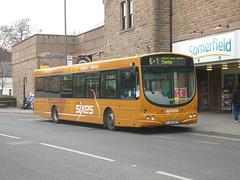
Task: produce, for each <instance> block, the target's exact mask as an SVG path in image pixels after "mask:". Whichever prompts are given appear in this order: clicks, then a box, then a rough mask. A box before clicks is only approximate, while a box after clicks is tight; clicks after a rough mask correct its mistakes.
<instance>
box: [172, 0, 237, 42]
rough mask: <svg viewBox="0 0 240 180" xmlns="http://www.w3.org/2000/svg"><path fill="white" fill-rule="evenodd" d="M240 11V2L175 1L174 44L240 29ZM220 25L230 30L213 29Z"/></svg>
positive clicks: (234, 0)
mask: <svg viewBox="0 0 240 180" xmlns="http://www.w3.org/2000/svg"><path fill="white" fill-rule="evenodd" d="M239 9H240V0H214V1H209V0H202V1H200V0H198V1H196V0H181V1H178V0H173V42H177V41H182V40H186V39H190V38H194V37H199V36H206V35H210V34H214V33H219V32H224V31H230V30H234V29H239V28H240V19H239V18H240V11H239ZM219 24H221V25H229V28H226V27H224V28H220V29H217V30H216V29H214V28H213V27H214V26H215V25H219ZM193 30H196V31H198V32H201V31H203V34H199V33H196V34H192V35H190V34H189V32H191V31H193Z"/></svg>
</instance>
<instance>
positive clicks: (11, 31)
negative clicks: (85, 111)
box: [0, 18, 32, 93]
mask: <svg viewBox="0 0 240 180" xmlns="http://www.w3.org/2000/svg"><path fill="white" fill-rule="evenodd" d="M29 23H30V19H28V18H25V19H21V20H18V21H16V22H15V23H14V24H13V25H11V26H0V88H2V93H3V88H4V86H5V83H6V82H7V81H8V79H9V77H12V66H11V49H12V46H14V45H15V44H17V43H20V42H22V41H23V40H25V39H27V38H28V37H30V36H31V35H32V29H31V27H30V24H29Z"/></svg>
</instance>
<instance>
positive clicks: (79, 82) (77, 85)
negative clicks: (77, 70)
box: [73, 73, 86, 98]
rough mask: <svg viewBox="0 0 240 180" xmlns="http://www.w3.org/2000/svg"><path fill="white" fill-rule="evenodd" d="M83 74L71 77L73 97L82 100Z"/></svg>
mask: <svg viewBox="0 0 240 180" xmlns="http://www.w3.org/2000/svg"><path fill="white" fill-rule="evenodd" d="M85 89H86V88H85V74H83V73H81V74H74V75H73V97H75V98H83V97H85Z"/></svg>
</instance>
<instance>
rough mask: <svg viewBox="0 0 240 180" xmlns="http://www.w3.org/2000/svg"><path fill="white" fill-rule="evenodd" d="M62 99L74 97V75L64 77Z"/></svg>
mask: <svg viewBox="0 0 240 180" xmlns="http://www.w3.org/2000/svg"><path fill="white" fill-rule="evenodd" d="M61 97H62V98H71V97H72V75H71V74H66V75H62V81H61Z"/></svg>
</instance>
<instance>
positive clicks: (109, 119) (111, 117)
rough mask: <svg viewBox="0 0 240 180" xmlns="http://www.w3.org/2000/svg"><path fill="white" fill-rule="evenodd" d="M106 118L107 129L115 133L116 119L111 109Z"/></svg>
mask: <svg viewBox="0 0 240 180" xmlns="http://www.w3.org/2000/svg"><path fill="white" fill-rule="evenodd" d="M106 118H107V119H106V123H107V128H108V129H109V130H111V131H115V130H116V126H115V117H114V114H113V111H112V110H111V109H109V110H108V112H107V116H106Z"/></svg>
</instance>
